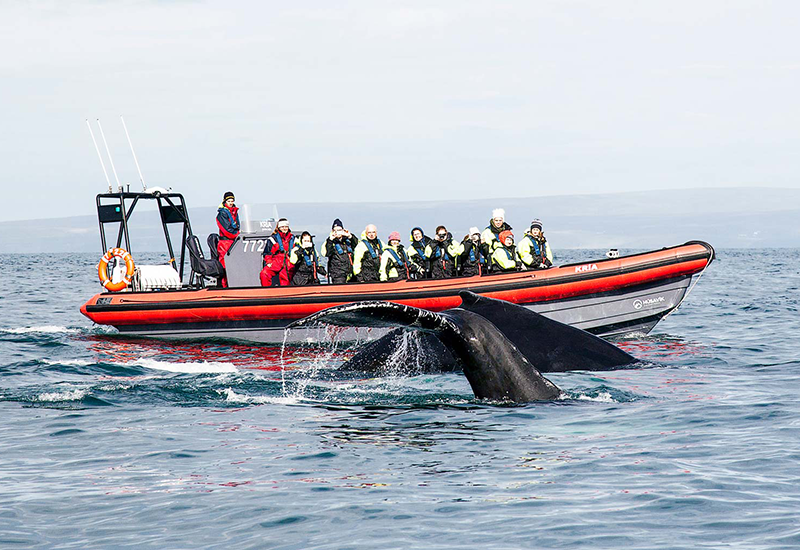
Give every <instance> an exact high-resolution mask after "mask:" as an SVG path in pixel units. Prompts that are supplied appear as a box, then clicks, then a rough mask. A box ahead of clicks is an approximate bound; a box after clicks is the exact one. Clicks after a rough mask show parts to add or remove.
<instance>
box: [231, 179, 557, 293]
mask: <svg viewBox="0 0 800 550" xmlns="http://www.w3.org/2000/svg"><path fill="white" fill-rule="evenodd" d="M234 203H235V200H234V196H233V193H231V192H230V191H229V192H227V193H225V195H224V198H223V202H222V204H221V205H220V207H219V210H218V213H217V225H218V227H219V231H220V232H219V235H220V240H219V245H218V246H217V252H218V254H219V259H220V262H221V263H222V265H223V267H224V266H225V260H224V257H225V253H226V252H227V251H228V249H230V247H231V244H232V243H233V239H235V238H236V236H237V235H238V234H239V230H240V224H239V215H238V208H236V206H235V205H234ZM321 257H325V258H327V269H326V268H325V267H324V266H323V265H321V264H320V258H321ZM552 265H553V253H552V252H551V251H550V245H549V244H548V242H547V239H546V238H545V236H544V233H543V232H542V222H541V221H540V220H538V219H535V220H533V221H532V222H531V225H530V228H529V230H528V231H526V232H525V235H524V236H523V238H522V240H521V241H520V242H519V244H515V240H514V233H513V232H512V229H511V226H510V225H508V224H507V223H506V221H505V211H504V210H503V209H502V208H498V209H496V210H493V211H492V218H491V220H490V221H489V225H488V226H487V227H486V229H484V230H483V232H481V231H480V230H479V229H478V228H477V227H471V228H470V230H469V234H468V235H466V236H465V237H464V238H463V239H462V240H461V241H456V240H454V239H453V235H452V233H450V232H449V231H448V230H447V228H446V227H445V226H443V225H440V226H439V227H437V228H436V233H435V237H428V236H427V235H425V232H424V231H423V230H422V228H421V227H415V228H414V229H412V230H411V237H410V245H409V247H408V248H406V247H404V246H403V244H402V239H401V238H400V233H398V232H397V231H392V232H391V233H389V237H388V239H387V241H386V245H384V244H383V243H382V242H381V240H380V239H379V238H378V228H377V227H376V226H375V225H372V224H370V225H368V226H367V227H366V228H364V232H363V233H362V234H361V238H360V239H358V238H357V237H356V236H355V235H353V234H352V233H351V232H350V231H348V230H347V229H345V227H344V224H343V223H342V221H341V220H340V219H338V218H337V219H335V220H334V221H333V224H332V226H331V232H330V235H328V238H327V239H325V242H324V243H323V244H322V248H321V250H320V254H319V255H317V252H316V250H315V248H314V237H313V235H311V234H310V233H309V232H308V231H304V232H303V233H301V235H300V238H299V239H297V238H296V236H295V235H294V234H293V233H292V231H291V229H290V227H289V220H287V219H286V218H281V219H279V220H278V224H277V227H276V228H275V231H274V232H273V233H272V235H270V237H269V238H268V239H267V242H266V246H265V248H264V262H263V269H262V270H261V274H260V278H261V285H262V286H289V285H295V286H305V285H313V284H319V282H320V281H319V275H326V276H327V277H328V280H329V282H330V283H332V284H343V283H348V282H379V281H388V282H391V281H399V280H407V279H447V278H451V277H472V276H478V275H484V274H486V273H489V272H493V273H494V272H511V271H521V270H527V269H547V268H548V267H551V266H552ZM222 284H223V286H226V285H227V283H226V281H225V280H224V279H223V281H222Z"/></svg>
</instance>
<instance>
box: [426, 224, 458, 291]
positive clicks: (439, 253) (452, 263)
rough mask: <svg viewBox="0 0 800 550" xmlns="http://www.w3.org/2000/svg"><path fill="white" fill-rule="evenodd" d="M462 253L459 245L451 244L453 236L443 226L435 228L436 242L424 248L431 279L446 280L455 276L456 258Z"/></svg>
mask: <svg viewBox="0 0 800 550" xmlns="http://www.w3.org/2000/svg"><path fill="white" fill-rule="evenodd" d="M463 251H464V247H463V246H462V245H461V243H454V242H453V235H452V234H451V233H450V232H449V231H448V230H447V228H446V227H445V226H443V225H440V226H439V227H437V228H436V240H432V241H431V243H430V244H429V245H428V246H426V247H425V255H426V256H428V261H430V266H431V278H433V279H447V278H449V277H455V276H456V258H458V257H459V256H460V255H461V253H462V252H463Z"/></svg>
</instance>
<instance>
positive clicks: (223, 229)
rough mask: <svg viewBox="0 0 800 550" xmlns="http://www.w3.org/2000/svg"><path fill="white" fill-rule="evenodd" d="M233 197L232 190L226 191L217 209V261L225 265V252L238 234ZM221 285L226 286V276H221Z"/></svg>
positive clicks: (237, 211) (236, 213) (237, 213)
mask: <svg viewBox="0 0 800 550" xmlns="http://www.w3.org/2000/svg"><path fill="white" fill-rule="evenodd" d="M234 201H235V197H234V196H233V192H232V191H228V192H227V193H225V195H224V196H223V197H222V204H220V205H219V209H218V210H217V227H219V244H217V254H218V255H219V263H221V264H222V267H225V254H226V253H227V252H228V249H229V248H230V247H231V245H232V244H233V239H235V238H236V237H238V236H239V228H240V225H239V209H238V208H237V207H236V206H234ZM221 282H222V286H223V287H227V286H228V278H227V277H223V278H222V281H221Z"/></svg>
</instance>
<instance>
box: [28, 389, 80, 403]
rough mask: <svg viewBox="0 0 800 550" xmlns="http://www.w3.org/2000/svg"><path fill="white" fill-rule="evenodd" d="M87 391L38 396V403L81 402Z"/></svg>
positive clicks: (50, 393) (51, 393) (49, 393)
mask: <svg viewBox="0 0 800 550" xmlns="http://www.w3.org/2000/svg"><path fill="white" fill-rule="evenodd" d="M87 393H88V392H87V390H70V391H63V392H48V393H43V394H41V395H37V396H36V400H37V401H42V402H44V403H56V402H60V401H80V400H81V399H83V398H84V397H86V394H87Z"/></svg>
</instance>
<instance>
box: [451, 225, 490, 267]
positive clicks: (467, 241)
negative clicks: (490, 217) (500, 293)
mask: <svg viewBox="0 0 800 550" xmlns="http://www.w3.org/2000/svg"><path fill="white" fill-rule="evenodd" d="M461 247H462V248H463V251H462V252H461V255H460V256H459V257H458V262H457V264H458V271H459V275H461V276H462V277H474V276H475V275H483V274H485V273H486V271H487V265H488V261H487V258H486V254H485V252H484V248H483V246H482V243H481V232H480V230H479V229H478V228H477V227H470V228H469V235H467V236H466V237H464V240H462V241H461Z"/></svg>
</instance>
